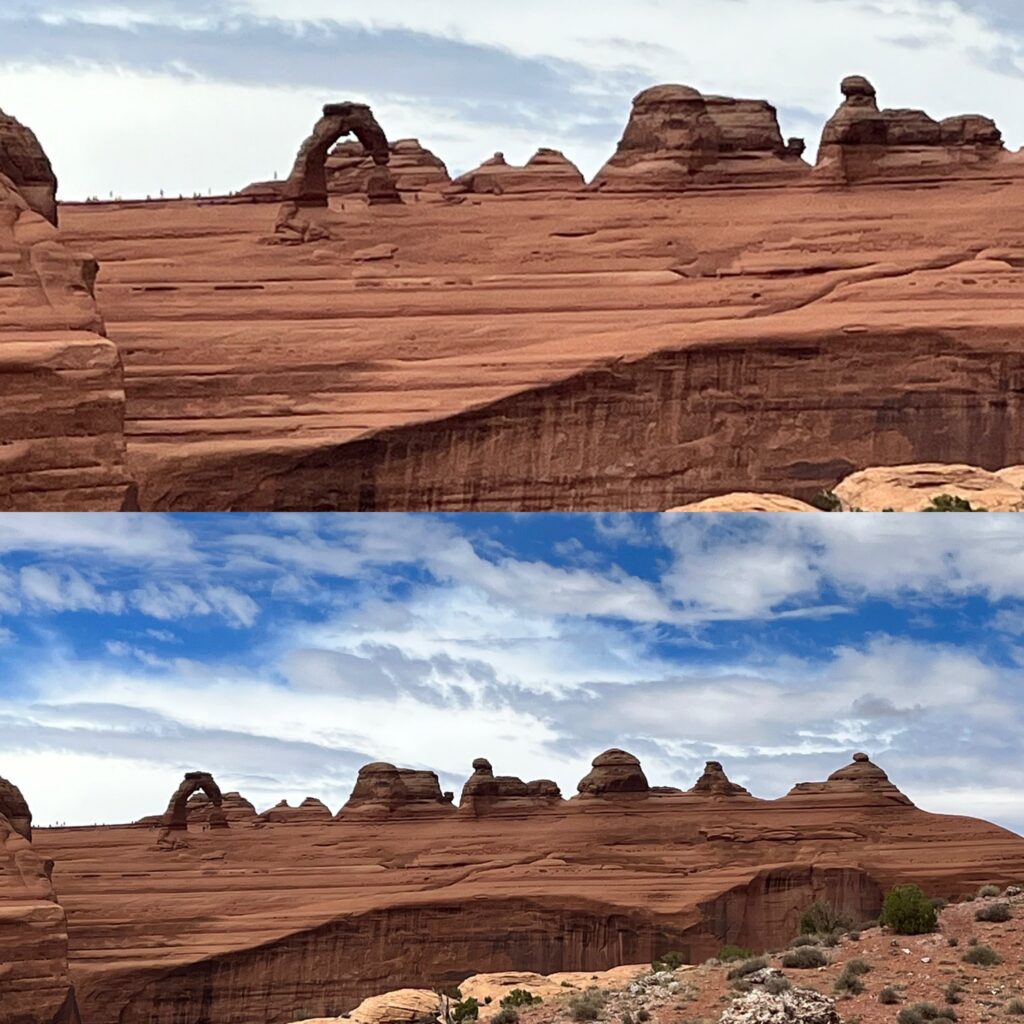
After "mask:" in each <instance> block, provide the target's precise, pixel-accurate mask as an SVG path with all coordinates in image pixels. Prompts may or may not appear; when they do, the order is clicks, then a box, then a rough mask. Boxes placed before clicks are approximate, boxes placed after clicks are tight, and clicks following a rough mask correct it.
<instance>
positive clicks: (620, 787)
mask: <svg viewBox="0 0 1024 1024" xmlns="http://www.w3.org/2000/svg"><path fill="white" fill-rule="evenodd" d="M591 765H592V770H591V771H590V772H589V773H588V774H587V775H585V776H584V777H583V778H582V779H580V782H579V785H578V786H577V787H576V788H577V789H578V790H579V795H580V796H581V797H601V796H620V795H624V794H626V795H636V794H644V795H646V794H647V793H649V792H650V789H651V787H650V786H649V785H648V783H647V776H646V775H644V772H643V769H642V768H641V767H640V761H639V760H638V759H637V758H636V757H634V756H633V755H632V754H630V753H627V752H626V751H625V750H618V749H616V748H612V749H611V750H606V751H605V752H604V753H603V754H598V755H597V757H595V758H594V760H593V761H592V762H591Z"/></svg>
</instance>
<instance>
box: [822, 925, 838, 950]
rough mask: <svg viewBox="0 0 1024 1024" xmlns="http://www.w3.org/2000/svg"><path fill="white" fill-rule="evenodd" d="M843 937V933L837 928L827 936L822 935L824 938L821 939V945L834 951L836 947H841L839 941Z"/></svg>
mask: <svg viewBox="0 0 1024 1024" xmlns="http://www.w3.org/2000/svg"><path fill="white" fill-rule="evenodd" d="M842 937H843V933H842V931H840V929H838V928H836V929H834V930H833V931H830V932H829V933H828V934H827V935H822V937H821V944H822V945H823V946H827V947H828V948H829V949H832V948H834V947H835V946H838V945H839V940H840V939H841V938H842Z"/></svg>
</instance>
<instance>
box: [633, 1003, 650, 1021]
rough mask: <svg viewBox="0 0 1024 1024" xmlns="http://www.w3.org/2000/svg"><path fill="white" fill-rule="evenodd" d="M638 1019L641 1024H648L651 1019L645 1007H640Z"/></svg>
mask: <svg viewBox="0 0 1024 1024" xmlns="http://www.w3.org/2000/svg"><path fill="white" fill-rule="evenodd" d="M636 1019H637V1020H638V1021H640V1024H647V1021H649V1020H650V1019H651V1014H650V1012H649V1011H648V1010H646V1009H645V1008H644V1007H640V1009H639V1011H638V1012H637V1015H636Z"/></svg>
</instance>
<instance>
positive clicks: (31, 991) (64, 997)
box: [0, 779, 80, 1024]
mask: <svg viewBox="0 0 1024 1024" xmlns="http://www.w3.org/2000/svg"><path fill="white" fill-rule="evenodd" d="M3 796H7V797H11V796H16V797H17V800H10V799H8V800H5V801H4V800H2V799H0V1019H2V1020H3V1021H4V1022H5V1024H80V1018H79V1015H78V1004H77V1001H76V998H75V990H74V986H73V984H72V981H71V976H70V974H69V971H68V926H67V918H66V916H65V914H64V909H63V908H62V907H61V905H60V903H59V902H58V901H57V896H56V894H55V892H54V889H53V885H52V883H51V881H50V871H51V869H52V864H50V863H49V862H48V861H46V860H45V859H44V858H43V857H41V856H40V855H39V853H38V852H37V851H36V850H35V849H34V848H33V846H32V844H31V842H30V841H29V840H30V838H31V832H30V830H29V828H28V825H27V824H26V823H25V817H26V815H22V814H20V813H17V814H16V815H15V817H14V819H13V820H12V819H9V818H8V817H7V816H6V815H5V814H4V813H3V812H4V811H5V810H7V809H9V808H10V805H11V804H12V803H13V804H15V807H14V810H15V811H16V812H18V811H20V810H22V809H24V810H26V811H27V804H25V802H24V800H23V799H21V794H20V792H18V790H17V788H16V787H14V786H12V785H11V784H10V783H7V782H6V780H4V779H0V798H2V797H3ZM27 817H28V818H29V820H30V819H31V816H30V815H28V816H27Z"/></svg>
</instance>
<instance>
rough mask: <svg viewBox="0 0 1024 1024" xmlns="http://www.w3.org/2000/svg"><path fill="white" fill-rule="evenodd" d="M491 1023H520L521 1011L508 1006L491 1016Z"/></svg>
mask: <svg viewBox="0 0 1024 1024" xmlns="http://www.w3.org/2000/svg"><path fill="white" fill-rule="evenodd" d="M491 1024H519V1011H518V1010H515V1009H513V1008H512V1007H511V1006H506V1007H505V1008H504V1009H503V1010H499V1011H498V1012H497V1013H496V1014H495V1015H494V1016H493V1017H492V1018H491Z"/></svg>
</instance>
